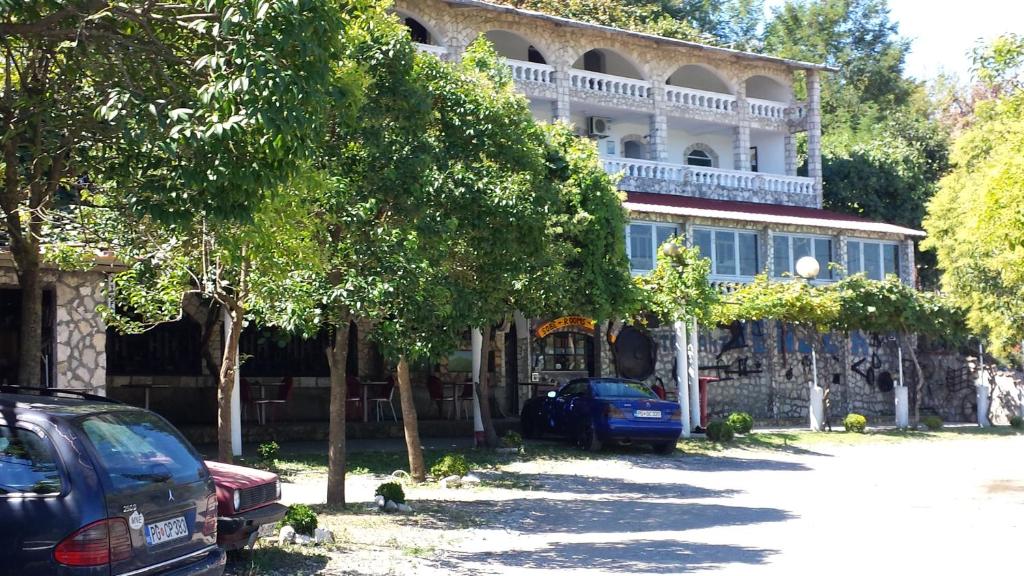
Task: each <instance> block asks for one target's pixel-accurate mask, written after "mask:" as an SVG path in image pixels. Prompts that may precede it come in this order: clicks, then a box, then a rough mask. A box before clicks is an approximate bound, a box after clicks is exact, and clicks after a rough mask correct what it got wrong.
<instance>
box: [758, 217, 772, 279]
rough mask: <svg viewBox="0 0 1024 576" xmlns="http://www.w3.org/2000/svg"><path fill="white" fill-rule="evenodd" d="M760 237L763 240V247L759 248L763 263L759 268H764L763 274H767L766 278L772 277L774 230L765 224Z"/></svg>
mask: <svg viewBox="0 0 1024 576" xmlns="http://www.w3.org/2000/svg"><path fill="white" fill-rule="evenodd" d="M761 238H762V239H763V240H762V241H763V242H764V248H763V249H762V250H761V253H762V254H764V265H763V266H761V269H762V270H764V272H765V274H767V275H768V278H774V277H775V232H774V231H773V230H772V229H771V228H769V227H767V226H765V227H764V229H763V230H762V231H761Z"/></svg>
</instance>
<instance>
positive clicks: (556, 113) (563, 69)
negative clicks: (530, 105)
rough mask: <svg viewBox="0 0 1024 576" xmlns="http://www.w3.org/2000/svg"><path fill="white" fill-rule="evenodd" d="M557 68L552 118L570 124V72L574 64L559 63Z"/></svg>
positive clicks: (555, 65) (556, 65)
mask: <svg viewBox="0 0 1024 576" xmlns="http://www.w3.org/2000/svg"><path fill="white" fill-rule="evenodd" d="M554 67H555V101H554V102H552V103H551V117H552V118H553V119H554V120H555V121H556V122H557V121H559V120H561V121H563V122H569V121H570V120H569V118H570V117H569V70H570V69H571V68H572V64H569V63H564V62H559V63H556V64H554Z"/></svg>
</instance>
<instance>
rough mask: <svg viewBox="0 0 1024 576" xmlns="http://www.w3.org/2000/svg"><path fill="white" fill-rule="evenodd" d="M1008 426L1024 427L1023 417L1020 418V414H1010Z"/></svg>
mask: <svg viewBox="0 0 1024 576" xmlns="http://www.w3.org/2000/svg"><path fill="white" fill-rule="evenodd" d="M1010 426H1012V427H1013V428H1016V429H1017V430H1020V429H1022V428H1024V418H1021V417H1020V416H1010Z"/></svg>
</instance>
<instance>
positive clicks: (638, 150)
mask: <svg viewBox="0 0 1024 576" xmlns="http://www.w3.org/2000/svg"><path fill="white" fill-rule="evenodd" d="M622 157H623V158H633V159H634V160H646V159H647V143H646V142H644V140H643V137H641V136H635V135H634V136H626V137H624V138H623V139H622Z"/></svg>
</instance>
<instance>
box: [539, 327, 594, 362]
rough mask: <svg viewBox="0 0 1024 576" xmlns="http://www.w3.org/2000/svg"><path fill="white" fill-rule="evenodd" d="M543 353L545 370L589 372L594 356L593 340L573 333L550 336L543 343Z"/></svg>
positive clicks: (559, 333)
mask: <svg viewBox="0 0 1024 576" xmlns="http://www.w3.org/2000/svg"><path fill="white" fill-rule="evenodd" d="M541 353H542V354H543V357H544V362H543V364H542V366H543V368H544V370H548V371H572V372H587V371H589V370H590V364H591V359H592V358H593V355H594V345H593V338H591V337H590V336H588V335H586V334H576V333H572V332H556V333H554V334H548V335H547V336H545V337H544V340H543V341H542V344H541Z"/></svg>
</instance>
